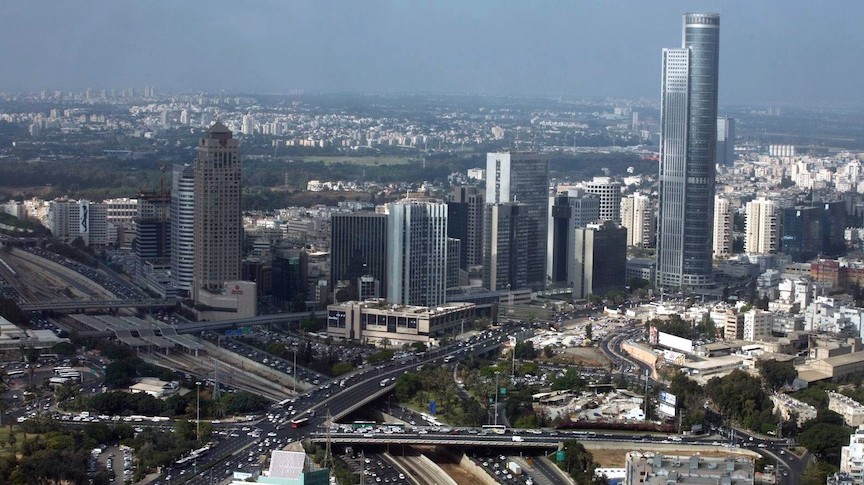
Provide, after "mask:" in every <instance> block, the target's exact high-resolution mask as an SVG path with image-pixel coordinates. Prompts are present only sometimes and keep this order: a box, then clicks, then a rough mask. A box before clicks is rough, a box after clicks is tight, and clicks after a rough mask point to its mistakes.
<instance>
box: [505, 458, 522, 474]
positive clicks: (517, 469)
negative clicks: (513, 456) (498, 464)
mask: <svg viewBox="0 0 864 485" xmlns="http://www.w3.org/2000/svg"><path fill="white" fill-rule="evenodd" d="M507 469H508V470H510V472H512V473H513V474H514V475H521V474H522V467H521V466H519V464H518V463H516V462H515V461H508V462H507Z"/></svg>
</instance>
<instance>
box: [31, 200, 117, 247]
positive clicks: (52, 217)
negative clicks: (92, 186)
mask: <svg viewBox="0 0 864 485" xmlns="http://www.w3.org/2000/svg"><path fill="white" fill-rule="evenodd" d="M46 225H47V227H48V229H50V230H51V234H52V235H53V236H54V237H56V238H57V239H60V240H62V241H63V242H65V243H72V242H73V241H75V240H76V239H78V238H80V239H81V241H82V242H83V243H84V245H85V246H105V245H107V244H109V243H112V242H115V241H116V232H115V231H114V226H113V225H111V224H109V223H108V208H107V207H106V206H105V204H99V203H94V202H90V201H89V200H64V199H61V200H52V201H51V202H49V204H48V217H47V219H46Z"/></svg>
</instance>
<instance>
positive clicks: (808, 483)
mask: <svg viewBox="0 0 864 485" xmlns="http://www.w3.org/2000/svg"><path fill="white" fill-rule="evenodd" d="M835 472H837V467H836V466H834V465H832V464H831V463H828V462H826V461H823V460H814V461H811V462H810V463H808V464H807V468H805V469H804V472H803V473H801V485H825V479H826V478H827V477H828V475H833V474H834V473H835Z"/></svg>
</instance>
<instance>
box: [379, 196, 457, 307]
mask: <svg viewBox="0 0 864 485" xmlns="http://www.w3.org/2000/svg"><path fill="white" fill-rule="evenodd" d="M386 280H387V300H388V301H390V302H392V303H395V304H400V305H419V306H435V305H440V304H442V303H444V301H445V298H446V290H447V204H444V203H443V202H440V201H435V200H423V199H403V200H400V201H397V202H393V203H390V204H387V277H386Z"/></svg>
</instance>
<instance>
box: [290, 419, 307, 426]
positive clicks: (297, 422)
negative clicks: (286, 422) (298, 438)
mask: <svg viewBox="0 0 864 485" xmlns="http://www.w3.org/2000/svg"><path fill="white" fill-rule="evenodd" d="M307 424H309V418H300V419H292V420H291V427H292V428H302V427H303V426H306V425H307Z"/></svg>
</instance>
